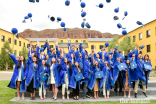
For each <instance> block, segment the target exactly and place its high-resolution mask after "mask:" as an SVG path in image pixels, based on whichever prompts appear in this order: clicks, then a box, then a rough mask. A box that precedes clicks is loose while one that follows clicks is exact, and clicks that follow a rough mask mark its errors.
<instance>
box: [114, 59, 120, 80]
mask: <svg viewBox="0 0 156 104" xmlns="http://www.w3.org/2000/svg"><path fill="white" fill-rule="evenodd" d="M119 64H120V62H119V61H116V62H115V63H114V68H113V79H114V81H116V80H117V78H118V75H119V69H118V67H117V66H118V65H119Z"/></svg>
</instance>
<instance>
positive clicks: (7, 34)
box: [0, 29, 29, 56]
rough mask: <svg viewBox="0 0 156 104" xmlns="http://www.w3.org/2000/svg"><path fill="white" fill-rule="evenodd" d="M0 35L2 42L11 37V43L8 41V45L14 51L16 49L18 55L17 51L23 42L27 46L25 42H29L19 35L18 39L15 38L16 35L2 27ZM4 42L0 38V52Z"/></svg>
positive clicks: (20, 48)
mask: <svg viewBox="0 0 156 104" xmlns="http://www.w3.org/2000/svg"><path fill="white" fill-rule="evenodd" d="M0 36H4V37H5V39H4V42H5V41H8V38H11V43H10V47H11V48H12V50H13V53H14V51H15V50H16V56H19V52H20V51H21V50H22V48H23V46H24V43H25V47H27V44H29V41H28V40H27V39H25V38H22V37H19V39H17V38H16V36H15V35H14V34H12V33H10V32H7V31H4V30H2V29H0ZM14 40H16V45H14ZM19 41H20V42H21V46H19ZM4 42H2V40H0V52H1V48H2V47H3V44H4Z"/></svg>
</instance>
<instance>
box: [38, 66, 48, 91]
mask: <svg viewBox="0 0 156 104" xmlns="http://www.w3.org/2000/svg"><path fill="white" fill-rule="evenodd" d="M44 68H45V69H44ZM42 73H44V74H47V75H46V76H47V77H48V76H49V74H48V68H47V67H46V66H45V67H43V66H41V67H40V68H39V76H40V75H41V74H42ZM47 81H48V79H46V80H45V81H44V82H43V85H44V89H47ZM41 83H42V80H41V78H40V77H39V87H41Z"/></svg>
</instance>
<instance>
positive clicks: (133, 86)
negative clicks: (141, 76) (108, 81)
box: [133, 81, 135, 90]
mask: <svg viewBox="0 0 156 104" xmlns="http://www.w3.org/2000/svg"><path fill="white" fill-rule="evenodd" d="M134 88H135V81H133V90H134Z"/></svg>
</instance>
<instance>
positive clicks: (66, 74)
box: [60, 51, 72, 100]
mask: <svg viewBox="0 0 156 104" xmlns="http://www.w3.org/2000/svg"><path fill="white" fill-rule="evenodd" d="M62 55H63V51H62ZM71 74H72V69H71V63H70V62H69V61H68V58H66V57H62V59H61V71H60V78H61V84H62V99H63V100H64V99H65V90H67V100H69V94H70V90H69V82H70V78H71Z"/></svg>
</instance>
